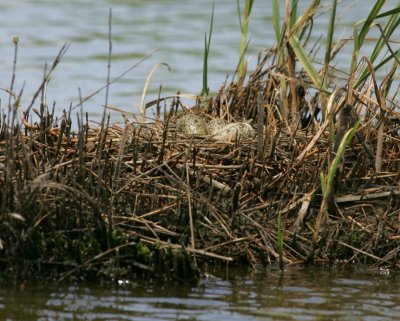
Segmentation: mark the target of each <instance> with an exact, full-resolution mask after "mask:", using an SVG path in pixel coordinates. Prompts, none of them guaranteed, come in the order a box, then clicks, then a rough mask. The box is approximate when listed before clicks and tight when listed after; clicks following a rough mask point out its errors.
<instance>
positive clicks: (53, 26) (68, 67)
mask: <svg viewBox="0 0 400 321" xmlns="http://www.w3.org/2000/svg"><path fill="white" fill-rule="evenodd" d="M310 2H311V1H310V0H304V1H301V2H300V4H301V6H300V11H303V10H304V9H305V8H306V6H307V5H308V4H309V3H310ZM374 2H375V1H373V0H354V1H343V2H341V4H340V5H339V8H338V16H339V17H340V20H338V23H337V28H336V33H335V39H338V38H339V37H341V36H349V35H351V34H352V32H353V23H354V22H356V21H358V20H360V19H362V18H365V17H366V16H367V14H368V12H369V10H371V7H372V6H373V4H374ZM212 3H215V18H214V29H213V30H214V32H213V35H212V42H211V52H210V56H209V88H210V90H211V91H216V90H218V89H219V87H220V86H221V85H222V84H223V83H224V82H225V80H226V78H227V76H229V77H228V79H229V80H230V79H231V77H232V76H233V74H234V70H235V68H236V66H237V63H238V58H239V54H238V52H239V42H240V26H239V19H238V15H237V6H236V1H232V0H218V1H211V0H185V1H182V0H152V1H148V0H146V1H145V0H96V1H92V0H69V1H65V0H18V1H15V0H2V1H1V2H0V88H3V89H5V88H9V87H10V80H11V75H12V65H13V64H12V62H13V52H14V48H13V44H12V37H13V36H18V37H19V48H18V59H17V74H16V76H17V77H16V82H15V86H14V91H15V92H19V91H20V90H21V89H22V88H24V95H23V102H22V106H21V107H22V109H24V107H25V108H26V106H27V104H28V103H29V102H30V100H31V97H32V95H33V93H34V92H35V91H36V89H37V88H38V86H39V84H40V82H41V79H42V77H43V70H44V66H45V64H46V63H47V64H51V63H52V61H53V59H54V57H55V56H56V55H57V53H58V51H59V49H60V48H61V46H62V45H63V44H64V43H65V42H68V43H69V44H70V47H69V50H68V51H67V53H66V55H65V56H64V58H63V60H62V62H61V64H60V65H59V67H58V68H57V70H56V72H55V73H54V74H53V77H52V79H51V82H50V84H49V88H48V95H47V96H48V103H49V105H51V104H52V103H53V101H56V103H57V104H56V110H57V112H61V111H62V109H64V108H68V107H69V106H70V104H71V103H72V104H73V105H76V104H77V103H78V102H79V92H78V89H80V91H81V95H82V96H83V97H85V96H87V95H90V94H91V93H93V92H95V91H96V90H97V89H99V88H101V87H102V86H103V85H104V84H105V83H106V76H107V58H108V48H109V43H108V15H109V9H110V8H111V9H112V63H111V79H113V78H115V77H117V76H118V75H120V74H121V73H123V72H124V71H126V70H127V69H128V68H129V67H131V66H133V65H135V64H136V63H138V62H139V61H140V60H141V59H143V58H144V57H145V56H146V55H148V54H149V53H150V52H152V51H154V50H157V49H158V51H157V52H156V53H154V54H153V55H151V56H150V57H149V58H148V59H147V60H146V61H145V62H144V63H142V64H140V65H139V66H138V67H136V68H135V69H134V70H132V71H131V72H129V73H128V74H127V75H126V76H125V77H124V78H123V79H122V80H120V81H118V82H116V83H115V84H114V85H112V86H111V89H110V95H109V101H108V102H109V104H110V105H112V106H115V107H118V108H121V109H123V110H125V111H133V112H137V106H138V105H139V102H140V97H141V93H142V90H143V87H144V83H145V81H146V78H147V76H148V74H149V72H150V70H151V68H152V67H153V66H154V65H155V64H157V63H160V62H164V63H167V64H168V65H169V66H170V67H171V71H168V69H167V68H165V67H162V68H160V69H159V71H158V72H157V73H156V75H155V76H154V78H153V81H152V82H151V85H150V91H149V95H150V96H149V99H150V98H151V97H152V98H155V97H156V96H157V91H158V88H159V86H160V85H162V86H163V88H164V90H163V95H169V94H174V93H176V92H177V91H181V92H187V93H191V94H198V93H200V91H201V88H202V64H203V50H204V35H205V33H206V32H208V31H209V27H210V17H211V10H212ZM241 3H243V1H241ZM323 3H324V6H325V8H327V7H328V5H329V4H330V3H331V1H323ZM395 3H396V1H395V0H389V1H387V6H386V7H385V8H390V7H393V6H394V4H395ZM271 11H272V10H271V1H255V3H254V9H253V13H252V17H251V21H250V30H249V39H250V44H249V51H248V54H247V56H246V58H247V59H248V60H249V66H250V69H251V68H252V67H254V65H255V64H256V62H257V56H258V52H260V51H262V50H263V49H265V48H268V47H271V46H272V45H273V43H274V38H275V36H274V31H273V27H272V14H271ZM328 19H329V18H328V15H327V14H325V15H322V16H320V17H319V18H317V19H316V20H315V33H314V34H313V38H312V39H313V40H316V39H318V38H319V36H322V39H323V36H324V34H326V28H327V22H328ZM374 32H375V34H376V32H377V29H376V28H375V29H374V30H372V31H371V34H372V35H373V34H374ZM321 45H323V43H321ZM366 48H367V49H366V51H367V52H368V50H370V48H371V47H369V46H368V45H367V47H366ZM368 48H369V49H368ZM351 49H352V48H351V46H349V47H346V48H345V49H344V52H343V55H341V56H340V57H338V59H337V62H336V63H337V64H338V66H339V67H343V68H345V67H346V66H348V63H349V61H350V57H351V55H350V53H351ZM0 98H1V99H2V106H5V105H6V103H5V102H7V101H8V96H7V95H6V93H5V92H3V91H0ZM104 102H105V93H104V91H103V92H101V93H100V94H98V95H96V96H95V97H94V98H92V99H91V100H90V101H88V102H86V103H85V105H84V111H87V112H89V114H90V118H91V119H94V120H97V119H98V118H99V116H100V115H101V114H102V105H104ZM37 105H38V104H36V106H37ZM113 115H114V116H116V114H115V113H114V114H113Z"/></svg>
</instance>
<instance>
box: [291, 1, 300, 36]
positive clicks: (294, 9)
mask: <svg viewBox="0 0 400 321" xmlns="http://www.w3.org/2000/svg"><path fill="white" fill-rule="evenodd" d="M297 3H298V0H292V4H291V11H290V30H292V28H293V26H294V24H295V23H296V19H297Z"/></svg>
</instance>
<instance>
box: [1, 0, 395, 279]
mask: <svg viewBox="0 0 400 321" xmlns="http://www.w3.org/2000/svg"><path fill="white" fill-rule="evenodd" d="M378 4H382V5H383V1H378V2H377V4H376V5H375V7H374V10H373V12H371V15H370V16H369V17H368V19H367V20H365V21H364V22H363V23H364V24H363V26H362V28H361V31H360V32H359V33H358V34H357V32H355V33H354V37H359V38H358V39H357V42H355V47H354V48H355V49H354V53H353V57H352V58H353V61H352V66H351V72H350V74H349V76H346V77H345V78H346V79H338V78H337V77H336V76H334V75H335V69H334V68H331V67H330V65H331V64H332V60H333V58H334V57H335V54H336V53H337V52H336V51H333V49H332V48H333V47H332V46H333V44H332V43H330V46H328V49H327V54H326V55H325V63H324V66H323V67H322V69H321V70H320V71H318V72H317V71H316V70H315V69H314V67H313V65H312V63H311V62H310V61H309V60H308V55H307V54H306V52H305V49H304V48H305V47H303V45H302V44H303V42H300V40H301V36H304V35H305V34H307V32H308V31H307V30H308V27H309V24H308V22H310V21H312V15H313V14H314V13H315V10H316V7H317V2H316V1H314V2H313V4H312V5H311V7H310V8H309V10H308V11H307V12H306V13H305V14H304V16H303V17H302V18H304V19H299V20H297V22H296V24H294V23H290V22H291V21H290V20H289V19H286V21H285V24H286V26H287V28H288V29H285V28H284V26H283V27H282V30H284V31H285V32H283V31H282V33H281V35H284V36H282V37H283V38H284V39H283V40H282V39H278V41H277V43H278V44H279V45H278V46H277V47H275V48H273V49H271V50H268V51H265V52H264V53H263V54H262V55H260V60H259V63H258V66H257V68H256V70H255V71H254V72H253V73H252V74H251V75H249V76H248V77H246V81H244V80H245V75H246V73H245V65H241V67H240V69H239V74H240V75H239V77H238V81H237V82H232V83H231V84H226V85H224V86H223V87H222V88H221V89H220V91H219V92H217V93H215V94H213V95H209V94H208V90H203V95H202V96H201V97H198V99H195V100H193V103H192V104H191V106H186V105H184V104H183V103H182V97H183V96H184V95H179V94H177V95H176V96H174V97H166V98H159V99H157V100H156V101H153V102H150V103H148V104H147V105H145V104H144V96H145V94H143V99H142V102H143V104H142V105H141V108H142V109H141V111H142V115H140V116H135V117H133V118H132V117H131V116H130V115H128V116H129V117H128V116H126V115H125V116H126V123H125V124H124V125H113V124H111V123H109V119H108V118H107V109H105V112H104V116H103V118H102V121H101V123H100V124H98V125H96V126H93V125H91V124H90V123H89V121H88V117H87V115H86V116H85V114H84V113H83V112H82V111H81V112H80V113H78V115H75V113H74V112H73V111H72V110H70V111H69V112H64V114H63V115H58V120H57V119H56V116H55V115H54V111H52V110H51V108H48V106H47V104H46V90H45V89H46V84H47V82H48V80H49V78H50V73H51V71H52V70H53V69H54V68H55V66H56V65H57V63H58V62H59V60H60V58H61V57H62V55H63V54H64V53H65V49H66V48H65V47H64V48H63V49H62V50H61V51H60V55H59V56H58V57H57V58H56V60H55V62H54V63H53V65H52V67H51V69H50V72H49V73H45V77H44V80H43V83H42V85H41V86H40V88H39V90H38V92H37V94H36V95H35V97H34V98H33V100H32V103H31V105H30V106H28V108H24V109H22V108H23V107H22V106H20V95H16V94H14V93H13V91H12V86H11V89H10V90H8V93H9V94H10V97H11V98H10V103H9V105H8V111H3V116H2V117H1V118H0V121H1V123H0V269H1V271H2V272H3V273H2V276H3V278H7V279H8V278H9V277H10V276H12V277H13V278H19V279H20V278H27V277H34V276H46V277H50V278H53V279H56V280H59V281H61V280H64V279H66V278H69V277H84V278H99V277H106V278H114V279H115V278H134V277H137V276H139V275H145V276H146V277H161V278H166V279H179V280H193V279H197V278H198V277H199V275H200V271H201V270H203V269H206V266H207V264H210V263H215V264H237V265H239V264H242V265H245V266H250V267H256V266H258V265H260V264H262V265H271V264H277V263H279V264H280V267H281V268H284V267H285V266H286V265H289V264H291V265H293V264H313V263H314V264H315V263H320V264H329V265H335V266H345V265H347V264H352V263H358V264H366V265H368V266H372V267H385V268H388V267H389V268H399V267H400V203H399V195H400V186H399V179H400V114H399V101H398V100H397V99H396V98H393V97H391V96H390V94H389V93H391V92H392V91H393V90H390V88H391V86H392V85H394V83H395V81H396V73H395V71H396V69H397V66H398V65H399V60H398V56H399V51H396V52H393V50H392V49H391V47H390V45H389V43H388V41H387V38H386V36H385V37H383V36H382V37H381V39H382V41H377V45H376V51H377V52H381V51H382V49H383V48H384V44H385V45H386V47H388V51H389V52H390V54H388V58H386V56H385V59H384V60H383V62H382V63H380V64H378V66H377V67H376V69H378V68H380V67H382V66H383V65H385V64H386V65H387V64H388V62H391V63H392V62H393V65H392V68H391V69H390V71H389V72H388V74H387V76H386V77H385V79H383V81H382V82H381V83H379V84H378V81H377V80H376V77H375V70H376V69H375V68H374V67H373V66H372V62H371V61H369V60H368V59H365V58H362V59H361V60H360V61H358V58H357V54H358V50H359V46H361V45H362V42H363V40H364V38H365V36H366V35H367V31H368V29H369V28H370V26H371V24H372V22H373V21H374V17H378V12H379V10H380V7H378ZM335 5H336V2H335V1H333V7H335ZM396 10H398V9H396ZM249 12H250V11H248V12H247V13H248V14H249ZM294 12H296V10H294ZM332 12H333V13H332V16H331V18H332V17H333V19H331V24H333V22H334V21H335V19H334V14H335V13H334V12H335V10H333V11H332ZM396 12H397V11H396ZM396 12H387V13H386V15H389V14H391V15H394V14H395V13H396ZM381 16H384V15H383V14H382V15H381ZM371 17H372V18H371ZM394 17H396V19H397V20H396V21H397V22H396V23H394V24H389V25H388V27H387V28H391V29H386V27H385V30H386V31H387V30H391V31H394V30H395V29H396V26H397V25H398V24H399V23H400V19H399V17H398V15H396V16H393V18H394ZM286 18H290V19H291V18H292V16H291V15H290V16H287V17H286ZM290 28H293V30H292V31H290V32H286V30H291V29H290ZM305 31H307V32H305ZM356 31H357V30H356ZM296 34H299V37H300V38H298V37H297V36H296ZM386 34H389V32H387V33H386ZM279 35H280V33H279V32H277V36H279ZM329 37H330V40H331V42H332V30H330V34H329ZM243 39H244V43H245V40H246V39H245V38H243ZM243 39H242V40H243ZM281 40H282V41H281ZM303 40H304V39H303ZM305 42H306V40H305ZM346 42H347V41H343V42H340V41H338V43H337V44H336V47H335V48H336V49H335V50H340V49H341V48H342V47H343V45H344V44H345V43H346ZM338 48H339V49H338ZM207 51H208V47H207V46H206V52H207ZM376 57H377V55H375V54H374V57H373V58H371V60H372V61H373V60H374V59H375V58H376ZM206 58H207V55H206ZM206 58H205V60H206ZM367 60H368V61H367ZM366 61H367V62H366ZM296 65H297V67H296ZM205 67H206V63H205ZM205 71H206V70H205ZM243 71H244V73H243ZM321 75H322V77H321ZM247 79H248V80H247ZM205 80H206V72H205ZM340 82H341V83H342V85H340V86H338V83H340ZM110 83H111V82H108V84H110ZM204 84H205V86H204V88H207V86H206V84H207V82H206V81H204ZM147 85H148V83H146V86H145V88H147ZM39 96H41V97H42V101H41V105H40V107H38V110H34V109H33V107H32V106H33V105H34V102H35V98H36V97H39ZM160 97H162V95H161V94H160ZM144 107H152V108H153V114H154V117H153V120H149V119H146V117H145V115H146V114H147V115H148V114H150V113H151V112H150V111H149V110H148V111H147V113H146V110H145V108H144ZM107 108H112V107H110V106H107ZM113 109H115V108H114V107H113ZM20 110H25V112H24V113H20ZM53 110H54V109H53ZM161 110H163V112H161ZM33 113H34V114H36V115H35V117H36V118H35V119H36V122H35V123H33V121H32V120H31V116H32V114H33ZM30 115H31V116H30ZM71 115H73V116H71ZM75 116H77V117H76V122H75V121H74V124H72V123H73V119H75ZM132 119H135V120H134V121H132Z"/></svg>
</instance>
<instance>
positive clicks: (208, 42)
mask: <svg viewBox="0 0 400 321" xmlns="http://www.w3.org/2000/svg"><path fill="white" fill-rule="evenodd" d="M213 26H214V4H213V7H212V12H211V22H210V33H209V35H208V39H207V33H206V34H205V35H204V57H203V89H202V90H201V95H202V96H203V97H204V96H207V95H208V54H209V53H210V46H211V35H212V33H213Z"/></svg>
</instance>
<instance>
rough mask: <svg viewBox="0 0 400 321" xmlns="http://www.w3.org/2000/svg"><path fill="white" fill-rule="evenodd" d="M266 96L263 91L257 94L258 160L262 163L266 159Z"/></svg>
mask: <svg viewBox="0 0 400 321" xmlns="http://www.w3.org/2000/svg"><path fill="white" fill-rule="evenodd" d="M264 123H265V112H264V96H263V93H262V92H259V93H258V94H257V160H258V161H259V162H260V163H262V162H263V159H264Z"/></svg>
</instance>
